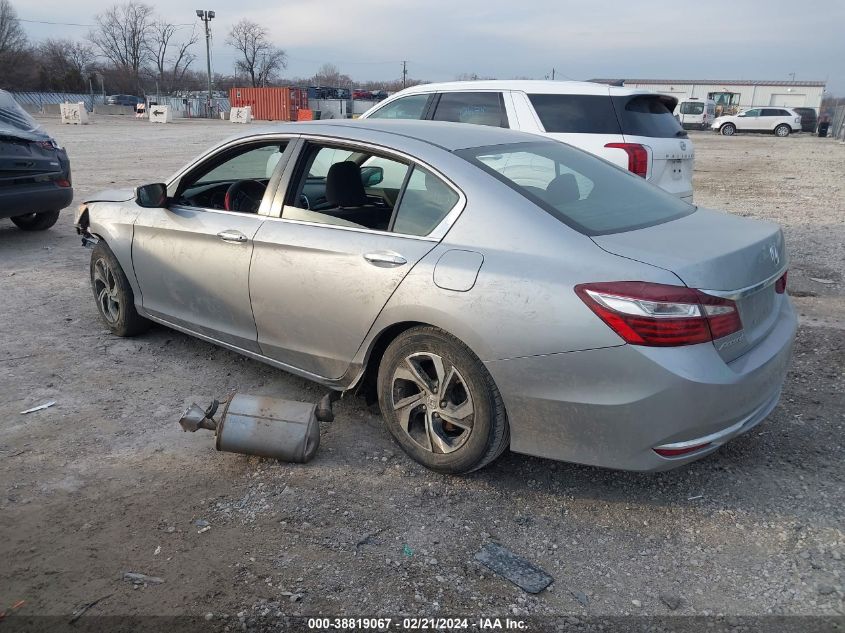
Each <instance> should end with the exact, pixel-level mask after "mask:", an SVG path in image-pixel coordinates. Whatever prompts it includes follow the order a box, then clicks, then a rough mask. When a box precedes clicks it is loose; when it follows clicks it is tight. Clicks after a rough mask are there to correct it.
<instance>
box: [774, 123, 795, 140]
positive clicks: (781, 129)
mask: <svg viewBox="0 0 845 633" xmlns="http://www.w3.org/2000/svg"><path fill="white" fill-rule="evenodd" d="M790 132H792V128H791V127H789V126H788V125H786V123H781V124H780V125H778V126H777V127H776V128H775V136H780V137H781V138H783V137H785V136H789V133H790Z"/></svg>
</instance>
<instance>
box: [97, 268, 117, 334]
mask: <svg viewBox="0 0 845 633" xmlns="http://www.w3.org/2000/svg"><path fill="white" fill-rule="evenodd" d="M119 293H120V289H119V288H118V287H117V279H116V278H115V275H114V271H113V270H112V268H111V266H109V263H108V262H107V261H106V260H105V259H103V258H102V257H101V258H100V259H98V260H97V261H96V262H94V294H95V295H96V296H97V305H98V306H99V308H100V312H101V313H102V315H103V317H104V318H105V319H106V321H108V322H109V323H110V324H114V323H117V320H118V319H119V318H120V294H119Z"/></svg>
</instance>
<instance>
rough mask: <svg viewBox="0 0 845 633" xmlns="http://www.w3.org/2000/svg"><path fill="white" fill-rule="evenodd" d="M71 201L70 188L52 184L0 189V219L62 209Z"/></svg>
mask: <svg viewBox="0 0 845 633" xmlns="http://www.w3.org/2000/svg"><path fill="white" fill-rule="evenodd" d="M72 201H73V188H72V187H58V186H57V185H56V184H54V183H53V182H44V183H37V184H29V185H17V186H14V187H3V188H0V218H13V217H15V216H18V215H26V214H28V213H44V212H49V211H59V210H60V209H64V208H65V207H66V206H68V205H69V204H70V203H71V202H72Z"/></svg>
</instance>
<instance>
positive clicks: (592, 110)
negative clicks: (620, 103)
mask: <svg viewBox="0 0 845 633" xmlns="http://www.w3.org/2000/svg"><path fill="white" fill-rule="evenodd" d="M528 98H529V99H530V100H531V105H533V106H534V110H535V111H536V112H537V116H538V117H540V122H541V123H542V124H543V128H544V129H545V130H546V132H551V133H572V134H621V132H622V130H621V128H620V127H619V121H618V119H617V118H616V112H615V111H614V109H613V102H612V101H611V100H610V97H608V96H607V95H604V96H602V95H559V94H530V95H528ZM684 105H687V104H683V105H682V106H681V113H684V114H686V112H685V111H684V109H683V108H684Z"/></svg>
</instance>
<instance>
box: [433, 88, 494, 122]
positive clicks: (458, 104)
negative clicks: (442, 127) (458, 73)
mask: <svg viewBox="0 0 845 633" xmlns="http://www.w3.org/2000/svg"><path fill="white" fill-rule="evenodd" d="M432 119H433V120H434V121H453V122H455V123H473V124H475V125H490V126H492V127H508V115H507V113H506V112H505V100H504V98H503V97H502V93H501V92H444V93H442V94H441V95H440V100H439V101H438V102H437V108H436V109H435V111H434V116H433V117H432Z"/></svg>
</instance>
